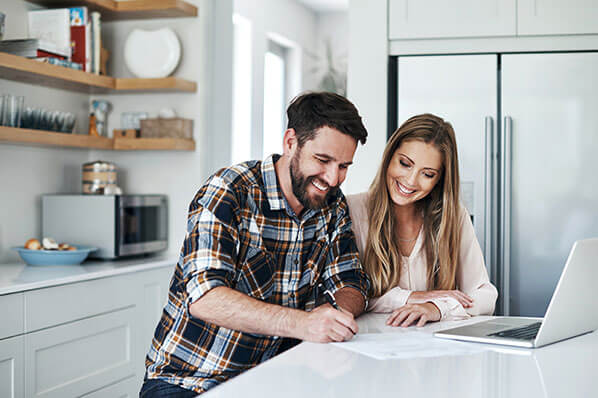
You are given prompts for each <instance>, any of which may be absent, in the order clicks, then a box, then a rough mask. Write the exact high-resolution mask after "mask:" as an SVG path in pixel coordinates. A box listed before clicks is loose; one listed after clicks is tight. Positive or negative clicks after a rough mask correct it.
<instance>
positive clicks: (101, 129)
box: [90, 100, 112, 137]
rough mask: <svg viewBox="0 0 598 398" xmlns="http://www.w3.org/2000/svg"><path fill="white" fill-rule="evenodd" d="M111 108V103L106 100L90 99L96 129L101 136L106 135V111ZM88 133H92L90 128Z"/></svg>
mask: <svg viewBox="0 0 598 398" xmlns="http://www.w3.org/2000/svg"><path fill="white" fill-rule="evenodd" d="M111 109H112V104H111V103H110V102H108V101H106V100H93V101H91V113H93V115H94V116H95V126H96V130H97V133H98V134H99V135H100V136H102V137H108V126H107V125H108V112H110V110H111ZM90 124H91V122H90ZM90 135H92V134H91V130H90Z"/></svg>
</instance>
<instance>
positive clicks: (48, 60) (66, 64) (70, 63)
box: [34, 57, 83, 70]
mask: <svg viewBox="0 0 598 398" xmlns="http://www.w3.org/2000/svg"><path fill="white" fill-rule="evenodd" d="M34 59H35V60H36V61H38V62H43V63H46V64H50V65H58V66H63V67H65V68H70V69H75V70H83V65H81V64H80V63H78V62H73V61H69V60H66V59H59V58H54V57H38V58H34Z"/></svg>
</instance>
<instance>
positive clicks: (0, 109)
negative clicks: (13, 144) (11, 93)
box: [0, 95, 5, 126]
mask: <svg viewBox="0 0 598 398" xmlns="http://www.w3.org/2000/svg"><path fill="white" fill-rule="evenodd" d="M4 97H5V95H0V126H4V122H3V120H4Z"/></svg>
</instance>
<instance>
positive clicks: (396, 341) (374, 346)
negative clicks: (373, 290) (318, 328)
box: [332, 331, 488, 360]
mask: <svg viewBox="0 0 598 398" xmlns="http://www.w3.org/2000/svg"><path fill="white" fill-rule="evenodd" d="M332 344H333V345H335V346H337V347H339V348H344V349H346V350H350V351H355V352H358V353H360V354H363V355H367V356H369V357H372V358H376V359H383V360H384V359H405V358H430V357H441V356H449V355H450V356H454V355H473V354H478V353H481V352H484V351H487V350H488V349H487V348H485V347H484V346H482V345H480V344H471V343H461V342H457V341H451V340H443V339H439V338H435V337H434V336H433V335H431V334H429V333H422V332H415V331H413V332H404V333H371V334H358V335H357V336H355V337H354V338H353V339H352V340H351V341H346V342H343V343H332Z"/></svg>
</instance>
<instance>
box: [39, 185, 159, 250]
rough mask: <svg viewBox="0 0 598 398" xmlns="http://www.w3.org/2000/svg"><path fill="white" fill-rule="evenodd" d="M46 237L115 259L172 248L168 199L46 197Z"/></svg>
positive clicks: (44, 211)
mask: <svg viewBox="0 0 598 398" xmlns="http://www.w3.org/2000/svg"><path fill="white" fill-rule="evenodd" d="M42 235H43V236H44V237H50V238H54V239H55V240H56V241H57V242H65V243H68V244H71V245H75V246H76V245H86V246H93V247H97V248H98V250H96V251H94V252H91V253H90V257H95V258H101V259H115V258H119V257H126V256H133V255H140V254H149V253H155V252H158V251H162V250H165V249H166V248H167V247H168V198H167V197H166V195H43V196H42Z"/></svg>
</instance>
